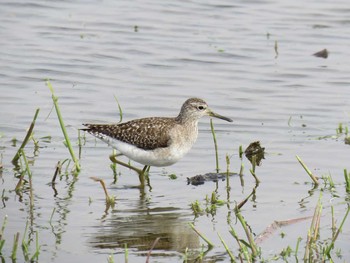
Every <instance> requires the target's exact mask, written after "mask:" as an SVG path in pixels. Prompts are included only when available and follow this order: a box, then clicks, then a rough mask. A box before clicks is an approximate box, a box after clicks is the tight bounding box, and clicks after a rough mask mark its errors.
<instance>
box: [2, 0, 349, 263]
mask: <svg viewBox="0 0 350 263" xmlns="http://www.w3.org/2000/svg"><path fill="white" fill-rule="evenodd" d="M0 5H1V8H0V46H1V49H0V66H1V72H0V76H1V77H0V91H1V95H0V112H1V113H0V114H1V115H0V152H1V155H2V164H3V166H4V167H3V169H2V172H1V173H0V179H1V189H2V190H1V192H2V193H4V194H3V195H4V196H6V197H7V198H8V199H7V200H4V201H3V205H2V206H1V208H0V215H1V221H2V220H3V218H4V216H5V215H8V223H7V225H6V228H5V232H4V237H5V240H6V243H5V246H4V249H3V255H4V257H5V259H6V262H7V261H10V259H9V258H8V257H9V255H10V251H11V249H12V240H13V235H14V234H15V233H16V232H20V234H21V238H22V235H23V233H24V229H25V225H26V221H27V219H28V218H32V221H31V222H30V229H29V234H30V236H29V237H30V238H34V237H33V233H34V232H35V231H38V233H39V243H40V245H41V253H40V256H39V261H40V262H48V261H51V262H76V261H79V262H97V261H98V262H101V261H102V262H103V261H104V262H106V261H107V257H108V255H111V254H113V255H114V259H115V262H123V261H124V251H125V244H127V246H128V248H129V261H130V262H145V259H146V255H147V253H148V251H149V249H150V247H151V245H152V243H153V242H154V240H155V239H156V238H157V237H160V238H161V239H160V241H159V242H158V245H157V246H156V248H155V250H154V251H153V252H152V256H151V261H152V262H169V261H171V262H181V261H182V258H183V254H184V251H185V249H186V247H187V248H189V249H190V251H195V250H198V251H200V250H201V244H203V243H202V240H200V239H199V237H198V236H197V235H196V234H195V233H194V232H193V231H192V230H191V229H190V228H189V227H188V223H189V222H194V224H195V226H196V228H198V229H199V230H200V231H201V232H203V233H204V234H205V235H207V236H208V237H209V239H211V240H212V241H213V242H214V243H215V244H217V246H216V247H215V248H214V249H213V250H211V251H210V252H208V254H207V259H208V260H210V259H212V260H213V261H220V260H221V261H228V260H229V258H228V256H227V255H226V254H225V250H224V248H223V246H222V245H221V243H220V240H219V238H218V236H217V233H220V235H222V237H223V238H224V239H225V240H226V242H228V243H229V246H230V248H231V249H232V250H233V251H235V249H237V248H236V244H235V242H233V239H232V237H231V236H230V234H229V232H228V230H229V224H228V222H230V223H231V225H232V226H234V227H235V229H236V230H237V232H238V233H239V235H240V236H241V237H244V233H243V231H242V230H241V228H240V226H239V224H238V223H236V218H235V216H234V212H233V208H234V206H235V203H236V202H240V201H241V200H243V199H244V198H245V197H246V196H247V195H248V194H249V193H250V191H251V190H252V187H253V186H254V179H253V178H252V176H251V175H250V172H249V169H250V167H251V166H250V163H249V162H248V160H246V159H243V164H244V166H245V170H244V174H245V176H244V186H241V181H240V178H239V177H232V178H231V179H230V185H231V187H232V189H231V191H230V192H229V196H228V193H227V191H226V182H225V181H220V182H218V184H217V185H216V184H215V183H213V182H210V183H206V184H204V185H201V186H198V187H195V186H191V185H187V179H186V178H187V177H191V176H194V175H197V174H204V173H208V172H213V171H215V156H214V147H213V140H212V136H211V132H210V126H209V119H208V118H203V119H202V120H201V121H200V126H199V129H200V136H199V138H198V140H197V142H196V144H195V145H194V147H193V149H192V150H191V151H190V153H189V154H188V155H187V156H186V157H185V158H184V159H183V160H181V161H180V162H178V163H177V164H175V165H173V166H170V167H166V168H154V167H153V168H152V169H151V186H152V189H150V188H148V187H146V189H145V191H140V190H139V189H137V188H135V186H136V185H137V184H138V178H137V176H136V175H135V174H134V173H133V172H131V171H129V170H126V169H123V168H120V169H119V168H118V173H119V172H120V175H118V181H117V182H116V183H113V180H114V179H113V172H112V170H111V169H110V167H109V165H110V161H109V159H108V156H109V154H110V153H111V149H110V148H109V147H108V146H107V145H105V144H104V143H103V142H100V141H97V140H95V139H94V138H93V137H92V136H90V135H86V142H84V145H83V147H82V153H81V167H82V171H81V173H80V174H79V176H78V177H77V178H76V179H75V180H74V179H73V178H72V177H71V176H69V177H67V178H66V177H65V176H63V177H62V178H60V180H59V181H58V182H57V184H56V190H57V194H55V192H54V191H53V189H52V188H51V186H50V185H49V183H50V181H51V178H52V176H53V174H54V171H55V166H56V164H57V162H58V161H62V160H65V159H66V158H70V156H69V153H68V151H67V149H66V148H65V146H64V144H63V140H64V139H63V136H62V132H61V129H60V127H59V124H58V120H57V117H56V114H55V112H54V111H52V112H51V110H52V99H51V94H50V91H49V89H48V88H47V86H46V85H45V80H46V79H50V80H51V83H52V85H53V86H54V89H55V92H56V95H57V96H58V97H59V105H60V107H61V111H62V114H63V117H64V121H65V123H66V125H67V126H68V132H69V135H70V137H71V139H72V141H73V142H74V146H75V150H76V152H78V147H77V129H78V128H81V123H86V122H87V123H89V122H91V123H93V122H103V123H111V122H117V121H118V120H119V112H118V106H117V103H116V101H115V99H114V98H113V95H115V96H116V97H117V98H118V100H119V102H120V104H121V107H122V109H123V119H124V120H130V119H133V118H140V117H146V116H175V115H176V114H177V113H178V111H179V108H180V106H181V104H182V103H183V102H184V101H185V100H186V99H187V98H189V97H193V96H196V97H201V98H203V99H205V100H206V101H207V102H208V104H209V105H210V107H211V108H212V109H213V110H214V111H216V112H218V113H220V114H222V115H225V116H228V117H231V118H233V119H234V123H233V124H232V123H226V122H224V121H221V120H214V124H215V129H216V133H217V140H218V146H219V155H220V167H221V170H222V171H225V169H226V162H225V156H226V154H228V155H230V156H231V170H233V171H236V172H237V171H239V168H240V165H241V160H240V159H239V156H238V148H239V146H240V145H242V146H243V148H245V147H247V146H248V145H249V143H251V142H253V141H256V140H259V141H260V142H261V144H262V146H263V147H265V148H266V152H267V154H266V156H265V158H266V159H265V160H263V162H262V165H261V166H260V167H257V170H256V173H257V176H258V177H259V179H260V181H261V183H260V185H259V187H258V188H257V192H256V196H255V197H254V198H251V199H249V201H248V203H247V204H246V205H245V206H244V207H243V209H242V214H243V216H244V218H245V219H246V220H247V222H248V223H249V225H250V226H251V228H252V230H253V232H254V234H256V235H258V234H259V233H261V232H262V231H264V229H265V228H266V227H267V226H268V225H270V224H271V223H272V222H273V221H274V220H288V219H292V218H300V217H306V216H310V215H312V214H313V211H314V207H315V206H316V203H317V199H318V197H319V193H320V192H321V191H320V190H321V189H323V191H322V192H323V197H322V201H323V205H324V209H323V215H324V216H323V217H322V220H321V233H322V237H323V238H324V239H326V238H327V237H331V209H330V206H331V205H333V206H334V212H335V215H336V218H337V219H338V221H337V224H338V225H339V224H340V220H341V219H342V217H343V215H344V213H345V210H346V207H347V204H348V203H349V195H348V194H346V192H345V186H344V177H343V169H344V168H347V169H348V170H349V169H350V167H349V161H348V160H349V154H348V153H349V149H350V148H349V145H346V144H344V135H343V136H340V137H338V138H336V137H335V136H333V135H336V131H335V130H336V128H337V127H338V124H339V123H343V124H344V126H347V125H349V119H350V117H349V108H350V92H349V86H350V81H349V73H350V67H349V55H350V52H349V47H348V46H349V41H350V27H349V24H350V16H349V14H350V9H349V7H348V2H347V1H336V2H334V1H322V2H321V3H320V2H319V1H309V2H308V3H305V2H304V1H298V0H297V1H293V2H290V1H237V2H235V3H234V4H232V1H219V2H218V1H215V2H214V1H187V2H179V3H176V2H171V3H166V2H164V1H146V2H145V1H132V2H130V1H117V2H116V1H109V0H107V1H102V2H101V1H74V2H62V1H49V2H47V1H24V2H23V1H5V2H4V1H2V3H1V4H0ZM324 48H327V49H328V51H329V52H330V54H329V57H328V58H327V59H323V58H317V57H314V56H312V54H313V53H315V52H317V51H320V50H322V49H324ZM276 50H277V52H276ZM36 108H40V113H39V117H38V120H37V123H36V126H35V130H34V132H35V133H34V137H35V138H36V139H38V140H39V147H40V148H39V149H38V150H37V151H35V149H34V146H33V143H30V144H29V145H28V146H27V147H26V149H25V151H26V154H27V156H28V158H29V160H30V168H31V171H32V173H33V187H34V195H35V200H34V209H33V210H32V211H31V210H30V208H29V197H28V191H25V194H24V195H23V198H22V199H21V198H19V197H18V196H17V195H16V194H15V192H14V191H13V189H14V188H15V186H16V184H17V181H18V179H17V178H15V177H14V176H15V175H16V176H17V175H18V174H17V172H16V171H15V170H14V166H13V165H12V164H11V159H12V157H13V155H14V154H15V152H16V151H17V149H18V147H19V145H20V143H21V141H22V140H23V138H24V136H25V134H26V129H27V128H28V127H29V125H30V122H31V121H32V118H33V115H34V112H35V109H36ZM50 112H51V114H50ZM44 136H51V140H49V141H46V140H44V139H41V138H42V137H44ZM13 138H16V139H17V140H18V142H17V143H16V145H13V142H12V139H13ZM295 155H299V156H300V157H301V158H302V159H303V160H304V161H305V162H306V164H307V165H308V166H309V168H310V169H311V170H312V171H313V172H315V173H316V174H317V175H319V176H322V175H329V174H330V175H331V176H332V178H333V180H334V182H335V184H336V187H335V189H333V190H330V189H329V187H325V186H324V185H323V184H322V185H321V186H320V187H319V188H318V189H315V190H312V184H311V181H310V179H309V178H308V176H307V174H306V173H305V171H304V170H303V168H302V167H301V165H300V164H299V163H298V162H297V160H296V158H295ZM170 174H176V176H177V179H175V180H171V179H169V175H170ZM91 176H97V177H100V178H102V179H103V180H104V181H105V182H106V184H107V188H108V190H109V192H110V194H112V195H115V196H116V205H115V207H114V208H113V209H109V210H108V211H105V202H104V193H103V190H102V188H101V187H100V185H99V184H98V183H96V182H94V181H93V180H91V179H90V177H91ZM306 182H307V183H306ZM217 186H218V189H217V191H218V195H219V198H220V199H222V200H225V201H228V205H224V206H221V207H218V208H217V210H216V211H215V213H213V214H205V215H202V216H199V217H198V218H195V216H194V214H193V212H192V210H191V208H190V204H191V203H192V202H195V201H196V200H198V201H199V202H200V204H201V206H202V208H205V207H206V201H205V197H206V196H209V197H210V196H211V194H212V192H213V191H214V190H215V189H216V187H217ZM51 215H52V220H51V221H50V217H51ZM349 222H350V221H349V220H347V221H346V223H345V225H344V230H343V232H342V233H341V235H340V236H339V240H338V241H337V242H336V248H337V249H341V254H342V255H343V260H345V261H347V260H348V259H349V258H350V251H349V248H348V244H347V242H348V240H349V235H350V231H349V226H350V223H349ZM309 226H310V220H305V221H302V222H299V223H297V224H293V225H291V226H287V227H283V228H282V229H280V230H277V232H276V233H275V234H274V235H273V236H272V237H270V238H268V239H267V240H266V241H264V242H263V243H262V244H261V247H262V249H263V251H264V255H263V256H264V257H265V258H268V257H270V256H272V255H275V254H278V253H279V252H280V251H281V250H282V248H285V247H286V246H288V245H290V246H291V247H293V248H294V247H295V245H296V242H297V238H298V237H299V236H301V237H302V238H303V240H304V241H305V240H306V233H307V229H308V227H309ZM281 232H284V233H286V236H285V237H284V238H281V236H280V233H281ZM34 243H35V242H32V243H31V249H33V248H34V247H35V244H34ZM20 250H21V249H20V248H19V253H18V257H19V261H22V260H21V259H22V258H21V257H22V253H21V252H20Z"/></svg>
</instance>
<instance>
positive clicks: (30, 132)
mask: <svg viewBox="0 0 350 263" xmlns="http://www.w3.org/2000/svg"><path fill="white" fill-rule="evenodd" d="M39 111H40V109H39V108H38V109H36V111H35V114H34V118H33V121H32V123H31V124H30V126H29V129H28V132H27V134H26V137H25V138H24V140H23V142H22V144H21V146H20V147H19V149H18V151H17V153H16V154H15V156H14V157H13V159H12V163H13V164H15V163H17V161H18V159H19V158H20V156H21V151H22V150H23V149H24V147H25V146H26V144H27V143H28V141H29V139H30V136H31V135H32V132H33V129H34V126H35V121H36V119H37V117H38V114H39Z"/></svg>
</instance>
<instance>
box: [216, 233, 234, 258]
mask: <svg viewBox="0 0 350 263" xmlns="http://www.w3.org/2000/svg"><path fill="white" fill-rule="evenodd" d="M218 236H219V238H220V241H221V243H222V244H223V245H224V248H225V250H226V252H227V254H228V255H229V256H230V258H231V262H236V258H235V256H234V255H233V254H232V252H231V251H230V249H229V248H228V246H227V244H226V243H225V241H224V240H223V239H222V237H221V236H220V234H219V233H218Z"/></svg>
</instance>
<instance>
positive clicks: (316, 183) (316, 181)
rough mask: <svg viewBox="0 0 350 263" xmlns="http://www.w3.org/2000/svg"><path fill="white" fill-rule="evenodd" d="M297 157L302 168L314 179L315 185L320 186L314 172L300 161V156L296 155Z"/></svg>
mask: <svg viewBox="0 0 350 263" xmlns="http://www.w3.org/2000/svg"><path fill="white" fill-rule="evenodd" d="M295 157H296V158H297V160H298V162H299V163H300V164H301V166H302V167H303V168H304V170H305V171H306V173H307V174H308V175H309V176H310V178H311V179H312V181H313V182H314V184H315V185H318V184H319V182H318V180H317V178H316V177H315V176H314V175H313V174H312V172H311V171H310V170H309V168H307V166H306V164H305V163H304V162H303V161H302V160H301V159H300V157H299V156H298V155H296V156H295Z"/></svg>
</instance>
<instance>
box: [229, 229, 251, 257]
mask: <svg viewBox="0 0 350 263" xmlns="http://www.w3.org/2000/svg"><path fill="white" fill-rule="evenodd" d="M230 228H231V229H230V231H229V232H230V234H231V235H232V236H233V238H234V239H235V240H236V241H237V244H238V246H239V249H240V253H242V254H243V256H244V258H245V260H246V261H247V262H248V263H250V262H251V260H250V255H249V251H248V249H247V246H246V245H244V244H243V245H242V242H241V239H240V238H239V237H238V235H237V233H236V231H235V230H234V228H233V227H232V226H231V225H230ZM240 258H241V256H240ZM241 262H243V260H242V259H241Z"/></svg>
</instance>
